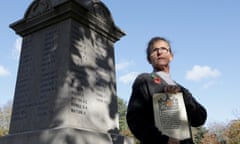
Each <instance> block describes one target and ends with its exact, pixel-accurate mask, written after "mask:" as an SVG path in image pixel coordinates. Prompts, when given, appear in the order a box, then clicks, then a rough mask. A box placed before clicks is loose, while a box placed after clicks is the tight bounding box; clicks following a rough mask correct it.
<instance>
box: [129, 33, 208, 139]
mask: <svg viewBox="0 0 240 144" xmlns="http://www.w3.org/2000/svg"><path fill="white" fill-rule="evenodd" d="M146 53H147V60H148V62H149V63H150V64H151V65H152V67H153V72H152V73H143V74H140V75H139V76H138V77H137V78H136V80H135V81H134V84H133V86H132V94H131V98H130V101H129V104H128V110H127V123H128V126H129V128H130V130H131V132H132V133H133V134H134V136H135V137H136V138H137V139H139V140H140V142H141V144H180V143H181V144H193V140H192V138H189V139H186V140H178V139H176V138H172V137H169V136H167V135H164V134H162V132H161V131H160V130H159V129H158V128H157V127H156V126H155V123H154V114H153V113H154V112H153V102H152V96H153V94H155V93H177V92H182V94H183V99H184V103H185V107H186V111H187V117H188V122H189V126H193V127H198V126H201V125H203V124H204V123H205V121H206V118H207V112H206V110H205V108H204V107H203V106H202V105H201V104H199V103H198V102H197V101H196V100H195V99H194V97H193V96H192V94H191V93H190V92H189V91H188V90H187V89H186V88H184V87H183V86H181V85H179V84H177V83H176V82H175V81H174V80H172V79H171V77H170V74H169V73H170V62H171V61H172V60H173V53H172V50H171V47H170V43H169V41H168V40H166V39H165V38H163V37H154V38H152V39H151V40H150V41H149V43H148V47H147V49H146Z"/></svg>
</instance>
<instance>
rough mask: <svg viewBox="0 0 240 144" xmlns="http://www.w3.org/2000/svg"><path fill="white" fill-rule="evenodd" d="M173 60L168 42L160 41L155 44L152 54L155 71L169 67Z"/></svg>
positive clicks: (151, 58) (151, 59)
mask: <svg viewBox="0 0 240 144" xmlns="http://www.w3.org/2000/svg"><path fill="white" fill-rule="evenodd" d="M172 59H173V55H172V54H171V52H170V47H169V45H168V43H167V42H165V41H162V40H159V41H156V42H154V43H153V47H152V49H151V53H150V63H151V64H152V66H153V68H154V69H155V70H161V69H163V68H164V67H166V66H168V65H169V63H170V61H171V60H172Z"/></svg>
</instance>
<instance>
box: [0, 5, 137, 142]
mask: <svg viewBox="0 0 240 144" xmlns="http://www.w3.org/2000/svg"><path fill="white" fill-rule="evenodd" d="M10 27H11V28H12V29H14V30H15V32H16V33H17V34H19V35H20V36H21V37H22V38H23V42H22V51H21V57H20V62H19V68H18V75H17V81H16V88H15V94H14V104H13V111H12V118H11V123H10V132H9V135H7V136H5V137H2V138H0V144H133V139H132V138H129V137H125V136H121V135H119V132H118V129H119V122H118V111H117V95H116V78H115V61H114V43H115V42H116V41H118V40H119V39H120V38H121V37H122V36H124V35H125V34H124V32H122V31H121V30H120V29H119V28H118V27H117V26H116V25H115V24H114V21H113V19H112V16H111V13H110V11H109V10H108V8H107V7H106V6H105V5H104V4H103V3H102V2H101V1H99V0H34V1H33V2H32V3H31V5H30V6H29V8H28V9H27V11H26V12H25V15H24V17H23V19H21V20H19V21H17V22H15V23H13V24H11V25H10Z"/></svg>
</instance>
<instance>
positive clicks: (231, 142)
mask: <svg viewBox="0 0 240 144" xmlns="http://www.w3.org/2000/svg"><path fill="white" fill-rule="evenodd" d="M225 135H226V137H227V142H228V144H239V142H240V120H233V121H231V122H230V124H229V126H228V127H227V129H226V130H225Z"/></svg>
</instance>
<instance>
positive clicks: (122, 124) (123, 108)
mask: <svg viewBox="0 0 240 144" xmlns="http://www.w3.org/2000/svg"><path fill="white" fill-rule="evenodd" d="M118 113H119V128H120V134H121V135H124V136H130V137H134V136H133V134H132V133H131V131H130V130H129V128H128V125H127V120H126V113H127V103H126V102H125V101H124V100H123V99H121V98H120V97H118ZM135 144H140V142H139V141H138V140H137V139H136V138H135Z"/></svg>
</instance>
